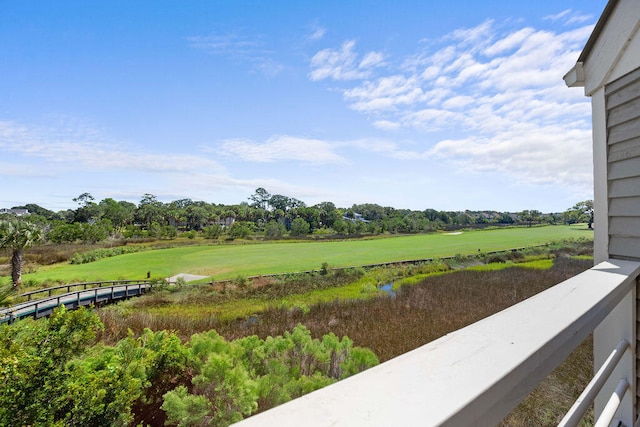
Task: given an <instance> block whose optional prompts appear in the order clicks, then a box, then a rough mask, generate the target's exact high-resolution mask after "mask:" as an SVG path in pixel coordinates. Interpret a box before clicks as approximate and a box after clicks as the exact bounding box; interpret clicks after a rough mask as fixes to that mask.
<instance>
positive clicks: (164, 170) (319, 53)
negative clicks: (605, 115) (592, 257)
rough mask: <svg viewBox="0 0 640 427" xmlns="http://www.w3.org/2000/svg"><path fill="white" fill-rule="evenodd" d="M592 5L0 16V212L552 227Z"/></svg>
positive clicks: (334, 5) (163, 6)
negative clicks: (405, 215)
mask: <svg viewBox="0 0 640 427" xmlns="http://www.w3.org/2000/svg"><path fill="white" fill-rule="evenodd" d="M605 3H606V1H605V0H597V1H596V0H592V1H577V0H576V1H573V0H571V1H553V2H551V1H526V2H525V1H517V2H516V1H513V2H511V1H510V2H505V1H483V2H477V1H471V0H449V1H447V2H442V1H430V0H420V1H404V0H399V1H395V2H389V1H347V0H341V1H315V2H306V1H288V2H285V1H277V0H274V1H244V0H234V1H230V0H219V1H157V0H155V1H146V0H139V1H108V2H107V1H103V2H98V1H85V0H83V1H68V0H58V1H55V2H45V1H33V0H20V1H18V0H0V188H1V189H2V190H1V191H0V207H11V206H15V205H21V204H26V203H38V204H40V205H42V206H44V207H46V208H49V209H52V210H61V209H66V208H73V207H74V206H75V204H74V203H73V202H72V200H71V199H73V198H74V197H76V196H78V195H79V194H81V193H84V192H89V193H91V194H92V195H93V196H94V197H95V198H96V199H97V200H101V199H103V198H106V197H112V198H114V199H116V200H129V201H132V202H138V201H139V200H140V198H141V197H142V195H143V194H144V193H151V194H154V195H155V196H156V197H157V198H158V199H160V200H162V201H171V200H176V199H180V198H191V199H193V200H204V201H207V202H210V203H224V204H235V203H240V202H243V201H247V198H248V197H249V196H250V195H251V194H253V192H254V190H255V189H256V188H258V187H264V188H266V189H267V190H268V191H269V192H270V193H272V194H284V195H287V196H290V197H295V198H298V199H300V200H302V201H304V202H305V203H307V204H308V205H313V204H316V203H319V202H322V201H332V202H334V203H336V205H338V206H340V207H350V206H351V205H352V204H354V203H377V204H380V205H383V206H393V207H396V208H409V209H416V210H422V209H426V208H434V209H438V210H464V209H472V210H482V209H496V210H501V211H520V210H523V209H538V210H541V211H544V212H552V211H563V210H565V209H567V208H569V207H571V206H572V205H573V204H575V203H576V202H579V201H581V200H585V199H589V198H592V176H591V175H592V172H591V171H592V166H591V131H590V126H591V118H590V117H591V116H590V104H589V99H588V98H586V97H584V94H583V92H582V90H581V89H569V88H567V87H566V86H565V85H564V82H563V81H562V76H563V75H564V74H565V73H566V72H567V71H568V70H569V69H570V68H571V67H572V66H573V64H574V63H575V61H576V59H577V57H578V55H579V53H580V51H581V50H582V48H583V46H584V43H585V42H586V40H587V38H588V36H589V34H590V32H591V30H592V29H593V26H594V24H595V22H596V21H597V18H598V16H599V15H600V13H601V12H602V10H603V9H604V6H605Z"/></svg>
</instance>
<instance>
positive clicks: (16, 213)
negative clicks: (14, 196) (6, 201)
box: [0, 208, 29, 216]
mask: <svg viewBox="0 0 640 427" xmlns="http://www.w3.org/2000/svg"><path fill="white" fill-rule="evenodd" d="M0 214H9V215H14V216H25V215H29V210H27V209H5V208H2V209H0Z"/></svg>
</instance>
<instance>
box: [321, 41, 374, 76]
mask: <svg viewBox="0 0 640 427" xmlns="http://www.w3.org/2000/svg"><path fill="white" fill-rule="evenodd" d="M355 45H356V42H355V41H354V40H348V41H346V42H344V43H343V44H342V46H341V47H340V49H323V50H321V51H320V52H318V53H316V54H315V55H314V56H313V58H311V73H310V74H309V76H310V77H311V80H314V81H317V80H324V79H328V78H330V79H333V80H354V79H362V78H366V77H368V76H369V75H371V69H372V68H374V67H377V66H379V65H381V64H382V62H383V60H384V56H383V55H382V54H381V53H378V52H369V53H367V54H366V55H365V56H364V58H363V59H362V60H361V61H360V62H359V63H358V57H359V55H358V54H357V53H356V52H355V51H354V48H355Z"/></svg>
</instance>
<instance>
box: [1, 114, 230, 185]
mask: <svg viewBox="0 0 640 427" xmlns="http://www.w3.org/2000/svg"><path fill="white" fill-rule="evenodd" d="M0 152H5V153H6V154H5V155H4V156H5V158H6V157H7V156H9V155H11V154H13V155H20V156H22V157H28V158H32V159H42V160H44V161H46V162H48V163H49V164H56V165H63V166H65V167H72V168H74V169H77V170H93V171H95V170H124V171H128V170H136V171H139V172H181V173H189V172H190V171H193V170H197V169H207V170H219V171H222V170H224V169H223V167H222V166H221V165H220V164H219V163H217V162H215V161H213V160H210V159H207V158H206V157H204V156H195V155H185V154H171V153H163V154H154V153H148V152H142V151H137V150H130V149H126V148H123V147H122V146H121V145H120V144H116V143H111V142H108V141H106V138H104V137H103V136H102V135H101V134H100V132H98V131H95V130H91V129H88V128H86V127H85V126H82V125H76V124H73V125H71V127H69V126H63V127H61V128H57V127H48V128H41V127H27V126H25V125H21V124H17V123H14V122H9V121H0Z"/></svg>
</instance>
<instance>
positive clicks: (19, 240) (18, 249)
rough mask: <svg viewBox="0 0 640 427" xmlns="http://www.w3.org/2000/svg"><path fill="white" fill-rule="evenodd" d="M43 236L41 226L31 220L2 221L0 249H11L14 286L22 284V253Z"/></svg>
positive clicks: (0, 223)
mask: <svg viewBox="0 0 640 427" xmlns="http://www.w3.org/2000/svg"><path fill="white" fill-rule="evenodd" d="M41 237H42V232H41V230H40V228H38V227H37V226H35V225H34V224H31V223H30V222H27V221H24V220H20V219H14V220H6V221H2V222H0V249H9V250H10V251H11V281H12V283H13V288H14V289H18V288H20V286H21V285H22V262H23V260H22V255H23V253H24V250H25V249H26V248H28V247H29V246H31V245H33V244H34V243H36V242H38V241H39V240H40V239H41Z"/></svg>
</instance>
